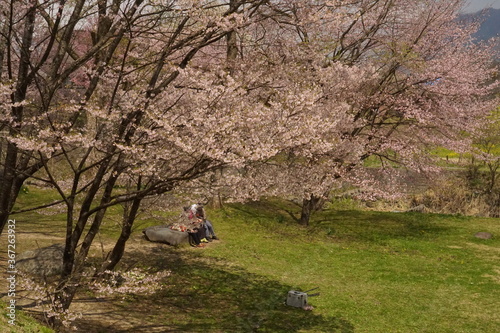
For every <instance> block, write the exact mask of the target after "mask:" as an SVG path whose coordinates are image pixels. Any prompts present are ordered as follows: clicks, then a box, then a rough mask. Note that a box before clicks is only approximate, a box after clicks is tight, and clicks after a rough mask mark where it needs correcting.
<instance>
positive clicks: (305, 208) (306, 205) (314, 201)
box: [299, 195, 326, 226]
mask: <svg viewBox="0 0 500 333" xmlns="http://www.w3.org/2000/svg"><path fill="white" fill-rule="evenodd" d="M325 198H326V196H316V195H311V197H310V198H309V199H303V200H302V212H301V214H300V220H299V223H300V224H301V225H305V226H308V225H309V221H310V220H311V215H312V214H313V213H314V212H316V211H318V210H320V209H321V208H323V205H324V204H325V201H326V200H325Z"/></svg>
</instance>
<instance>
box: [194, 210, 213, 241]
mask: <svg viewBox="0 0 500 333" xmlns="http://www.w3.org/2000/svg"><path fill="white" fill-rule="evenodd" d="M190 209H191V212H192V214H193V215H194V217H195V218H197V219H200V220H202V221H203V223H204V225H205V232H206V236H207V239H208V240H211V239H215V240H218V239H219V238H218V237H217V235H215V231H214V227H213V225H212V222H210V221H209V220H207V214H206V213H205V208H204V207H203V204H201V203H197V204H192V205H191V207H190Z"/></svg>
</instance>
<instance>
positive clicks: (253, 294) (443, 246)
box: [0, 191, 500, 333]
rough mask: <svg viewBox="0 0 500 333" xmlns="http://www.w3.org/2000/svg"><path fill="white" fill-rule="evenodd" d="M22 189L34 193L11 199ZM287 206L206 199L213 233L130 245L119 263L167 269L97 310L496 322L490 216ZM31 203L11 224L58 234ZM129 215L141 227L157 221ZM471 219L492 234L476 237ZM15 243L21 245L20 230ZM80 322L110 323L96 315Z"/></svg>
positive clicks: (159, 323)
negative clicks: (145, 289)
mask: <svg viewBox="0 0 500 333" xmlns="http://www.w3.org/2000/svg"><path fill="white" fill-rule="evenodd" d="M31 197H33V198H32V199H36V198H40V194H39V193H36V191H32V192H30V193H29V194H26V195H25V196H23V197H22V201H20V203H21V204H22V205H25V204H26V203H27V202H30V201H32V199H31ZM117 211H118V210H117ZM288 212H292V213H297V212H298V210H297V207H295V206H294V205H293V204H289V203H286V202H282V201H273V200H268V201H265V202H260V203H250V204H246V205H227V206H226V207H225V208H224V209H223V210H218V211H210V210H209V217H210V219H211V220H212V222H213V223H214V226H215V228H216V231H217V233H218V234H219V236H220V237H221V239H222V240H221V241H220V242H214V243H212V244H209V246H208V247H207V248H205V249H193V248H189V247H180V248H173V247H169V246H166V245H162V244H159V245H158V247H157V248H153V250H155V251H152V252H151V253H150V254H148V255H146V256H144V257H140V256H139V255H138V254H135V253H133V251H129V252H128V254H127V256H126V257H125V258H124V266H127V265H129V264H130V262H133V263H134V264H135V266H144V267H146V268H147V267H154V268H155V269H169V270H171V271H172V275H171V276H170V277H168V278H167V280H166V281H165V286H166V289H165V290H163V291H160V292H159V293H157V294H156V295H153V296H147V297H143V296H133V295H129V296H128V297H126V298H117V299H116V302H115V303H114V305H112V306H109V307H108V308H107V309H106V310H109V313H110V314H112V316H113V318H122V319H121V320H119V321H116V320H115V319H114V321H115V322H120V323H122V324H123V323H129V327H128V331H134V332H152V331H153V329H152V327H156V328H158V329H159V331H170V330H172V331H179V332H214V333H215V332H278V333H280V332H283V333H288V332H311V333H312V332H346V333H347V332H370V333H371V332H381V333H382V332H384V333H385V332H432V333H434V332H450V333H452V332H453V333H456V332H467V333H469V332H478V333H479V332H481V333H483V332H487V333H488V332H491V333H494V332H500V314H499V313H498V307H499V305H500V301H499V300H500V288H499V284H500V265H499V264H498V262H499V259H500V238H499V237H498V235H500V223H499V222H500V221H499V219H481V218H467V217H458V216H444V215H430V214H429V215H426V214H419V213H381V212H366V211H357V210H345V211H339V210H327V211H325V212H322V213H320V214H317V215H316V216H315V217H314V220H313V221H312V225H311V226H310V227H309V228H303V227H300V226H298V225H297V224H296V223H295V222H294V221H293V219H292V218H291V217H290V215H289V213H288ZM35 214H37V213H27V214H24V215H19V216H16V219H17V221H18V225H19V226H20V227H22V226H23V225H24V223H26V228H27V229H28V228H29V229H30V231H31V230H33V231H36V232H40V233H41V234H46V235H48V234H52V235H54V234H59V235H62V233H61V232H60V227H61V225H62V223H63V219H64V217H63V216H62V215H55V216H43V215H35ZM117 215H118V213H117ZM138 223H139V224H140V226H139V227H138V229H137V231H136V232H137V233H140V229H141V228H142V226H144V225H147V224H162V223H163V221H161V222H160V223H157V222H155V221H151V220H149V221H138ZM111 229H112V228H111V227H109V230H108V227H106V230H105V232H104V233H103V237H106V234H112V233H115V232H113V231H112V230H111ZM478 231H488V232H491V233H493V234H494V235H497V237H496V238H494V239H491V240H479V239H477V238H475V237H474V234H475V233H476V232H478ZM139 242H141V240H139ZM144 242H145V241H144ZM18 243H19V245H20V247H24V246H27V245H28V244H23V238H22V235H19V236H18ZM139 244H141V243H139ZM314 287H319V292H321V295H320V296H318V297H314V298H310V299H309V303H310V304H311V305H313V306H314V310H313V311H304V310H301V309H296V308H292V307H287V306H285V305H284V304H283V301H284V299H285V297H286V294H287V292H288V291H289V290H307V289H311V288H314ZM315 292H316V291H315ZM96 305H98V304H96ZM93 312H96V311H93ZM77 324H80V325H77V326H80V327H81V328H82V330H83V331H92V332H112V330H111V329H110V326H109V324H105V323H103V322H102V321H100V320H99V319H96V320H95V321H94V320H93V319H92V318H84V320H83V321H81V322H80V323H77ZM85 325H87V326H85ZM0 326H1V325H0Z"/></svg>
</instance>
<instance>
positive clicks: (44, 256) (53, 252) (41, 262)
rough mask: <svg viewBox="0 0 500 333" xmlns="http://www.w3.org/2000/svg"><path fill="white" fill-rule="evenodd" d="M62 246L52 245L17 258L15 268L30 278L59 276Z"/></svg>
mask: <svg viewBox="0 0 500 333" xmlns="http://www.w3.org/2000/svg"><path fill="white" fill-rule="evenodd" d="M63 253H64V244H53V245H51V246H47V247H42V248H39V249H36V250H32V251H26V252H22V253H21V254H19V255H18V256H17V261H16V268H17V269H19V270H20V271H23V272H25V273H27V274H29V275H32V276H39V277H43V276H53V275H57V274H61V272H62V267H63Z"/></svg>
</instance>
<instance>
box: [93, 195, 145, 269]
mask: <svg viewBox="0 0 500 333" xmlns="http://www.w3.org/2000/svg"><path fill="white" fill-rule="evenodd" d="M141 201H142V198H137V199H135V200H134V201H133V202H132V205H131V208H130V211H128V210H127V209H125V212H124V214H123V225H122V231H121V234H120V237H119V238H118V240H117V241H116V244H115V246H114V247H113V250H112V251H111V252H110V254H109V255H108V258H107V260H106V261H105V262H104V263H103V264H102V266H101V269H100V271H99V272H98V274H99V273H102V272H104V271H106V270H113V269H114V268H115V266H116V265H117V264H118V263H119V262H120V260H121V259H122V256H123V253H124V252H125V244H126V243H127V241H128V239H129V238H130V234H131V233H132V225H133V224H134V221H135V218H136V217H137V212H138V211H139V207H140V205H141Z"/></svg>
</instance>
